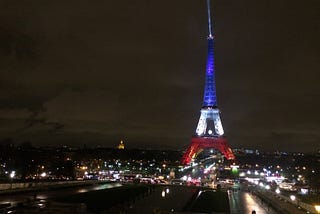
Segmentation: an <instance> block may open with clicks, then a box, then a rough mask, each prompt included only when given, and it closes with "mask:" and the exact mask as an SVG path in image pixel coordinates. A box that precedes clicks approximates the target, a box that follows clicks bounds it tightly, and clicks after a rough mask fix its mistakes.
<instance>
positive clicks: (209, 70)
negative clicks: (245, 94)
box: [181, 0, 234, 164]
mask: <svg viewBox="0 0 320 214" xmlns="http://www.w3.org/2000/svg"><path fill="white" fill-rule="evenodd" d="M207 8H208V31H209V35H208V57H207V66H206V80H205V87H204V96H203V104H202V108H201V110H200V119H199V122H198V125H197V129H196V133H195V134H194V136H193V137H192V141H191V144H190V146H189V148H188V149H187V150H186V152H185V153H184V155H183V157H182V160H181V162H182V163H183V164H189V163H190V162H191V161H192V159H193V158H195V157H196V155H197V154H198V153H199V152H200V151H202V150H203V149H205V148H213V149H216V150H219V151H220V152H221V153H222V154H223V155H224V156H225V157H226V158H227V159H228V160H230V159H234V154H233V152H232V150H231V148H230V147H229V145H228V143H227V139H226V137H225V136H224V130H223V127H222V123H221V119H220V110H219V109H218V105H217V94H216V82H215V67H214V36H213V34H212V27H211V15H210V0H207Z"/></svg>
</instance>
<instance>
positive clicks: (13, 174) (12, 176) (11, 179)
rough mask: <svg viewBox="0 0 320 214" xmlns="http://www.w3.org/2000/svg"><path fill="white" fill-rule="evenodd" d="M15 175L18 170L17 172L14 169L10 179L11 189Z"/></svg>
mask: <svg viewBox="0 0 320 214" xmlns="http://www.w3.org/2000/svg"><path fill="white" fill-rule="evenodd" d="M15 175H16V172H15V171H12V172H11V173H10V181H11V185H10V189H12V182H13V178H14V176H15Z"/></svg>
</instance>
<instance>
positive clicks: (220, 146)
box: [181, 137, 235, 165]
mask: <svg viewBox="0 0 320 214" xmlns="http://www.w3.org/2000/svg"><path fill="white" fill-rule="evenodd" d="M207 148H212V149H217V150H219V151H220V152H221V153H222V154H223V155H224V156H225V157H226V159H227V160H233V159H235V157H234V154H233V152H232V150H231V148H230V147H229V145H228V142H227V140H226V138H223V137H220V138H214V137H193V138H192V141H191V144H190V146H189V148H188V149H187V150H186V152H185V153H184V154H183V156H182V159H181V163H182V164H184V165H188V164H189V163H190V162H191V161H192V159H194V158H195V157H196V155H197V154H198V152H199V151H200V150H201V149H207Z"/></svg>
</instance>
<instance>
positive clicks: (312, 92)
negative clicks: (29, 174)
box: [0, 0, 320, 151]
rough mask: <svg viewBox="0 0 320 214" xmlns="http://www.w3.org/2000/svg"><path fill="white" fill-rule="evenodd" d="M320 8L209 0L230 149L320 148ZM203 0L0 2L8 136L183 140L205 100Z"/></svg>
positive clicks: (155, 142) (4, 132) (1, 112)
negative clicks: (212, 16)
mask: <svg viewBox="0 0 320 214" xmlns="http://www.w3.org/2000/svg"><path fill="white" fill-rule="evenodd" d="M319 5H320V4H319V2H318V1H317V0H311V1H308V2H304V4H303V6H301V3H300V2H299V1H287V0H285V1H281V2H278V1H251V0H246V1H241V2H240V1H214V2H213V15H214V30H215V32H216V37H215V41H216V43H215V53H216V69H217V73H216V78H217V92H218V101H219V105H220V108H221V110H222V121H223V125H224V128H225V131H226V133H227V135H228V138H229V140H230V144H231V145H232V146H233V147H240V146H243V147H255V148H259V149H266V150H275V149H288V150H304V151H313V150H316V149H318V148H317V147H318V140H319V139H320V138H319V135H318V134H317V133H320V132H319V123H318V121H320V120H319V119H320V118H319V117H320V116H319V115H320V114H319V113H318V109H319V107H320V102H319V91H320V88H319V84H318V80H319V72H318V70H319V39H318V38H319V37H320V32H319V31H320V28H319V24H320V23H319V18H318V11H319V9H320V8H319ZM205 7H206V4H205V1H174V2H172V1H161V2H150V1H146V0H139V1H135V2H130V1H95V2H91V1H82V0H81V1H52V2H49V1H37V0H36V1H31V2H30V1H15V0H10V1H9V0H6V1H2V2H1V3H0V8H1V9H0V14H1V19H0V20H1V21H0V69H1V79H0V138H8V137H11V138H14V139H17V140H21V141H24V140H29V141H32V142H35V143H37V144H39V145H40V144H62V143H69V144H73V145H82V144H84V143H85V144H88V145H89V144H92V145H93V144H102V145H104V146H113V145H114V144H115V142H118V141H119V140H120V139H125V140H126V141H127V142H128V144H129V145H131V146H133V147H139V146H143V147H154V148H155V147H157V148H159V147H170V148H184V147H186V146H187V145H188V144H189V142H190V136H191V135H192V134H193V132H194V129H195V126H196V124H197V120H198V117H199V109H200V107H201V99H202V90H203V84H204V69H205V61H206V45H207V44H206V35H207V32H206V30H207V27H206V13H205V11H206V8H205ZM17 130H18V131H17ZM270 142H272V143H270ZM289 145H290V146H289Z"/></svg>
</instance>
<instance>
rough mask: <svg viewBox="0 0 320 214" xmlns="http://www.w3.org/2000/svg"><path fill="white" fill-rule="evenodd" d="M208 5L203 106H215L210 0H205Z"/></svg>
mask: <svg viewBox="0 0 320 214" xmlns="http://www.w3.org/2000/svg"><path fill="white" fill-rule="evenodd" d="M207 7H208V31H209V32H208V33H209V35H208V58H207V67H206V82H205V88H204V96H203V107H216V106H217V95H216V80H215V74H214V72H215V69H214V52H213V41H214V40H213V35H212V27H211V17H210V16H211V14H210V0H207Z"/></svg>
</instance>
